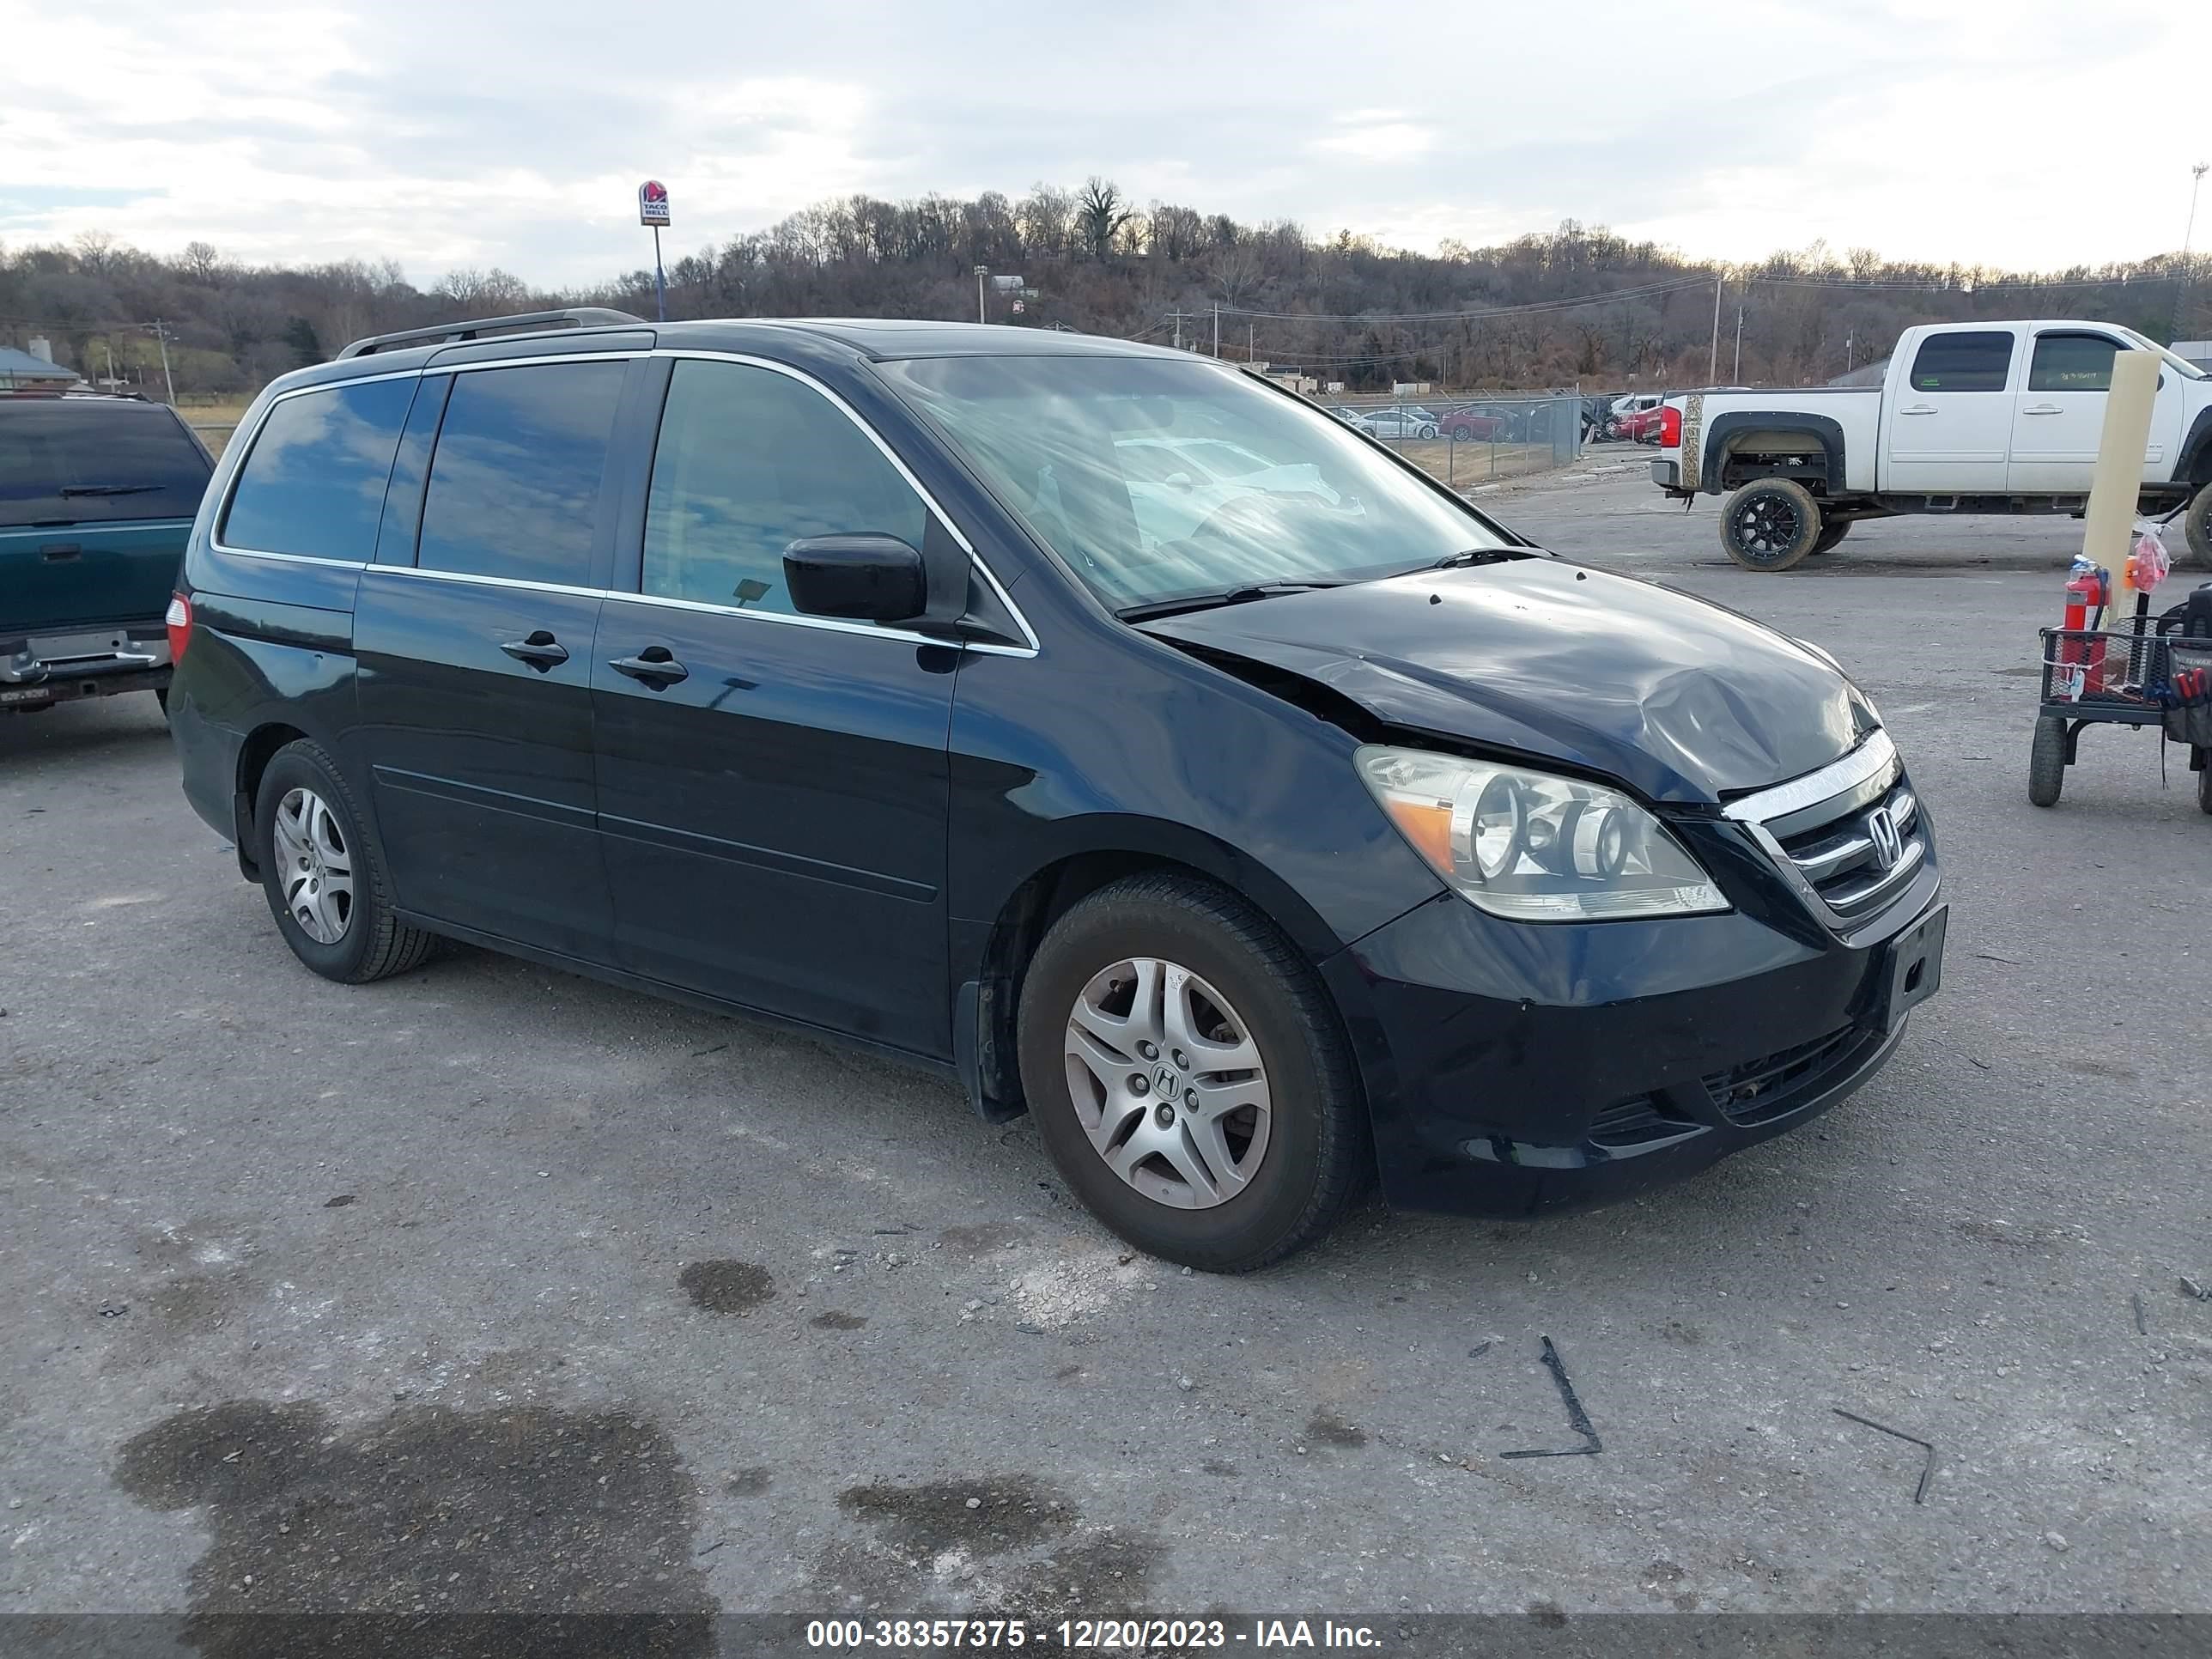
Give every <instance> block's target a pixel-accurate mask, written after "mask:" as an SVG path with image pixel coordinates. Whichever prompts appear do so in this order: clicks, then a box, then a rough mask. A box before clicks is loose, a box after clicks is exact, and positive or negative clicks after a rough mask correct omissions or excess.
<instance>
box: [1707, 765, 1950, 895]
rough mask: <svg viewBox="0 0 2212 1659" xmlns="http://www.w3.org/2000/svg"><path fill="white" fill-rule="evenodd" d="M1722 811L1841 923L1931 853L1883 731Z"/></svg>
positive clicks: (1907, 878)
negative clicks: (1840, 755)
mask: <svg viewBox="0 0 2212 1659" xmlns="http://www.w3.org/2000/svg"><path fill="white" fill-rule="evenodd" d="M1723 811H1724V813H1725V815H1726V816H1727V817H1731V818H1735V819H1736V820H1738V821H1739V822H1741V823H1744V824H1745V825H1747V827H1748V828H1749V829H1750V830H1751V832H1752V834H1753V836H1755V837H1757V839H1758V840H1759V843H1760V845H1761V846H1763V847H1764V848H1765V849H1766V851H1767V853H1768V854H1769V855H1770V856H1771V858H1773V860H1775V862H1776V863H1777V864H1778V865H1779V866H1781V868H1782V870H1783V872H1784V874H1785V875H1787V876H1789V877H1790V878H1791V881H1792V884H1793V885H1795V886H1796V888H1797V889H1798V890H1799V891H1800V892H1801V893H1802V895H1803V896H1805V897H1806V898H1807V899H1808V900H1809V901H1810V902H1812V903H1814V905H1816V906H1818V907H1819V908H1820V909H1822V910H1824V911H1826V913H1827V915H1829V916H1830V917H1831V918H1832V919H1833V921H1835V922H1836V923H1838V925H1839V926H1845V927H1848V926H1850V925H1851V924H1854V923H1857V922H1860V921H1864V920H1866V919H1867V918H1868V917H1869V916H1872V915H1875V914H1876V913H1877V912H1878V911H1880V910H1881V908H1883V907H1884V906H1885V905H1887V903H1888V902H1890V901H1891V900H1892V899H1893V898H1894V897H1896V896H1898V895H1899V893H1901V892H1903V891H1904V890H1905V888H1907V887H1908V886H1910V885H1911V882H1912V878H1913V874H1914V872H1917V870H1918V869H1919V868H1920V866H1921V865H1922V864H1923V862H1924V861H1925V860H1926V859H1927V857H1928V848H1929V841H1928V827H1927V823H1926V819H1925V817H1924V815H1923V813H1922V811H1921V810H1920V802H1919V800H1918V799H1917V797H1916V796H1915V795H1914V794H1913V793H1912V789H1911V785H1910V784H1908V783H1907V782H1906V781H1905V769H1904V765H1903V763H1901V762H1900V761H1899V759H1898V757H1897V750H1896V748H1895V746H1894V745H1893V744H1892V743H1891V742H1890V740H1889V734H1888V733H1887V732H1879V731H1877V732H1874V733H1873V734H1872V735H1871V736H1869V738H1867V740H1866V741H1865V742H1864V743H1863V744H1860V745H1859V746H1858V747H1857V749H1855V750H1852V751H1851V752H1850V754H1848V755H1846V756H1844V757H1843V759H1841V760H1839V761H1837V762H1835V763H1832V765H1828V766H1824V767H1822V768H1821V769H1820V770H1819V771H1817V772H1814V773H1810V774H1808V775H1806V776H1804V777H1802V778H1795V779H1792V780H1791V781H1790V782H1788V783H1784V784H1778V785H1776V786H1775V787H1773V788H1771V789H1764V790H1761V791H1760V792H1759V793H1757V794H1755V795H1747V796H1745V797H1744V798H1743V799H1740V800H1735V801H1732V802H1730V803H1729V805H1727V806H1726V807H1725V808H1723Z"/></svg>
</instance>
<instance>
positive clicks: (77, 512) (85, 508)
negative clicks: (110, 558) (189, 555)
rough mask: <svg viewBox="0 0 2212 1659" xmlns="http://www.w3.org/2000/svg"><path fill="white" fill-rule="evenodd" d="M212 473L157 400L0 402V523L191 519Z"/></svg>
mask: <svg viewBox="0 0 2212 1659" xmlns="http://www.w3.org/2000/svg"><path fill="white" fill-rule="evenodd" d="M213 470H214V469H213V468H212V467H211V466H210V464H209V461H208V458H207V454H206V452H205V451H204V450H202V449H201V448H200V447H199V446H198V445H197V444H196V443H195V442H193V441H192V439H191V435H190V434H188V433H187V432H186V431H185V428H183V427H182V426H180V425H179V423H178V422H177V417H176V416H174V415H173V414H171V413H170V412H169V410H167V408H165V407H163V406H162V405H161V404H141V403H133V402H130V401H127V400H125V399H122V398H115V399H107V398H0V526H24V525H34V524H52V525H64V524H106V523H112V522H115V521H117V520H126V519H189V518H191V516H192V515H193V514H194V513H197V512H198V511H199V510H200V496H201V495H203V494H204V493H205V491H206V489H207V481H208V474H209V473H210V471H213Z"/></svg>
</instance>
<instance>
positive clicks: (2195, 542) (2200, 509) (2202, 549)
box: [2181, 483, 2212, 570]
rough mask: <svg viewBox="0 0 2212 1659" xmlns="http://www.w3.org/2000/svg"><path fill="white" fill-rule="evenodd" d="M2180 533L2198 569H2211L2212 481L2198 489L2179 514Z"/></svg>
mask: <svg viewBox="0 0 2212 1659" xmlns="http://www.w3.org/2000/svg"><path fill="white" fill-rule="evenodd" d="M2181 533H2182V537H2183V539H2185V541H2187V542H2188V544H2189V556H2190V558H2191V561H2193V562H2195V564H2196V566H2197V568H2198V569H2200V570H2212V483H2208V484H2206V485H2205V486H2204V488H2203V489H2200V490H2198V491H2197V494H2196V495H2195V496H2194V497H2192V498H2191V501H2190V503H2189V506H2188V508H2187V509H2186V510H2185V512H2184V513H2182V515H2181Z"/></svg>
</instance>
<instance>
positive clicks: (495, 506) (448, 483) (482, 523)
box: [416, 362, 629, 587]
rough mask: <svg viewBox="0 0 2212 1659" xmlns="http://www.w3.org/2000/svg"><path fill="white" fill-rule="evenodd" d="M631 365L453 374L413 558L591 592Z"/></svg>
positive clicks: (431, 566)
mask: <svg viewBox="0 0 2212 1659" xmlns="http://www.w3.org/2000/svg"><path fill="white" fill-rule="evenodd" d="M628 367H629V366H628V365H627V364H625V363H620V362H593V363H533V364H532V365H530V366H529V367H527V368H486V369H477V370H472V371H471V372H470V373H468V374H457V375H455V376H454V377H453V395H452V397H451V398H448V399H447V404H446V418H445V421H444V422H443V423H442V424H441V426H440V427H439V428H438V445H437V448H436V449H435V451H434V452H433V453H432V454H431V458H430V482H429V484H428V488H427V489H426V490H425V492H424V495H423V500H422V541H421V544H420V546H419V550H418V551H417V553H416V563H417V564H418V565H420V566H421V567H422V568H423V569H425V570H456V571H464V572H466V573H467V574H471V575H475V576H501V577H506V578H507V579H509V580H516V581H532V582H550V583H556V584H558V585H561V586H570V587H580V586H588V585H589V583H590V580H591V575H592V544H593V541H594V538H595V532H596V526H597V522H598V517H599V495H600V485H601V481H602V476H603V475H604V474H605V471H606V465H607V448H608V445H609V442H610V441H611V438H612V436H613V434H614V426H615V405H616V403H617V400H618V399H619V398H621V396H622V386H623V375H624V374H625V373H627V372H628Z"/></svg>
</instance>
